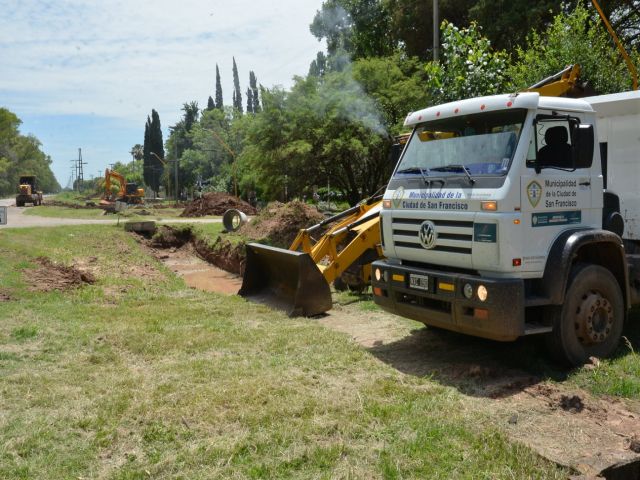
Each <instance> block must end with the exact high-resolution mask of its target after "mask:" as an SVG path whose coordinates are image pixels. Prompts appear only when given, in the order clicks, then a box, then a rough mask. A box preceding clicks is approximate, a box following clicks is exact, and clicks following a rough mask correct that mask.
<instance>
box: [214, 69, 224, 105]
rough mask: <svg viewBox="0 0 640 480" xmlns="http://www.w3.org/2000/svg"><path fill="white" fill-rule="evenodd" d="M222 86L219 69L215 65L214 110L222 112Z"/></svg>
mask: <svg viewBox="0 0 640 480" xmlns="http://www.w3.org/2000/svg"><path fill="white" fill-rule="evenodd" d="M222 107H223V102H222V84H221V83H220V69H219V68H218V64H217V63H216V108H217V109H218V110H222Z"/></svg>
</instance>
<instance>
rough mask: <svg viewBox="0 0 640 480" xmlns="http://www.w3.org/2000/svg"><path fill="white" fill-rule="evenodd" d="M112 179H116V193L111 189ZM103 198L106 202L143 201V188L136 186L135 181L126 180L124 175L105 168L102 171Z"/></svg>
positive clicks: (136, 202) (137, 202) (138, 202)
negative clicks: (117, 187) (117, 186)
mask: <svg viewBox="0 0 640 480" xmlns="http://www.w3.org/2000/svg"><path fill="white" fill-rule="evenodd" d="M113 180H115V181H117V182H118V185H119V189H118V193H116V194H114V193H113V192H112V191H111V186H112V181H113ZM103 200H104V201H106V202H115V201H116V200H117V201H120V202H126V203H134V204H140V203H144V189H143V188H138V184H137V183H135V182H127V179H126V178H124V175H122V174H120V173H118V172H116V171H115V170H109V169H108V168H107V169H106V170H105V172H104V196H103Z"/></svg>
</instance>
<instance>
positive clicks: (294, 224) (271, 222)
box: [240, 200, 324, 248]
mask: <svg viewBox="0 0 640 480" xmlns="http://www.w3.org/2000/svg"><path fill="white" fill-rule="evenodd" d="M322 220H324V216H323V215H322V214H321V213H320V212H318V210H317V209H316V208H315V207H313V206H311V205H307V204H306V203H302V202H300V201H297V200H294V201H293V202H289V203H280V202H273V203H270V204H269V205H267V207H266V208H265V209H263V210H262V211H261V212H260V213H259V214H258V215H257V216H256V217H255V218H253V219H252V220H251V221H250V222H249V223H247V224H246V225H243V226H242V227H241V228H240V233H241V234H243V235H246V236H247V237H249V238H251V239H253V240H259V241H261V242H264V243H268V244H269V245H273V246H275V247H281V248H289V246H290V245H291V242H293V240H294V239H295V238H296V235H297V234H298V231H299V230H300V229H301V228H307V227H310V226H312V225H315V224H316V223H319V222H321V221H322Z"/></svg>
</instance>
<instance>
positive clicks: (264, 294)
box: [238, 243, 331, 317]
mask: <svg viewBox="0 0 640 480" xmlns="http://www.w3.org/2000/svg"><path fill="white" fill-rule="evenodd" d="M238 294H239V295H241V296H242V297H245V298H247V299H250V300H253V301H256V302H258V303H264V304H266V305H269V306H272V307H275V308H278V309H280V310H284V311H286V312H287V314H288V315H289V316H290V317H296V316H305V317H312V316H314V315H319V314H321V313H324V312H326V311H327V310H330V309H331V291H330V289H329V284H328V283H327V281H326V280H325V279H324V277H323V276H322V273H320V270H318V267H317V266H316V264H315V263H314V262H313V260H312V259H311V256H310V255H309V254H308V253H302V252H295V251H292V250H285V249H282V248H276V247H270V246H268V245H261V244H259V243H249V244H247V261H246V264H245V269H244V276H243V278H242V288H240V291H239V292H238Z"/></svg>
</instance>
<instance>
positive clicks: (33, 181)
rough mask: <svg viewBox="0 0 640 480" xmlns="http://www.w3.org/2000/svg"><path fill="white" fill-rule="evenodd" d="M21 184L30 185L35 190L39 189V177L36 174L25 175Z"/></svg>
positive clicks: (21, 179) (21, 178)
mask: <svg viewBox="0 0 640 480" xmlns="http://www.w3.org/2000/svg"><path fill="white" fill-rule="evenodd" d="M20 185H29V186H30V187H31V190H33V191H35V190H37V189H38V179H37V178H36V177H35V176H34V175H23V176H21V177H20Z"/></svg>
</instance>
